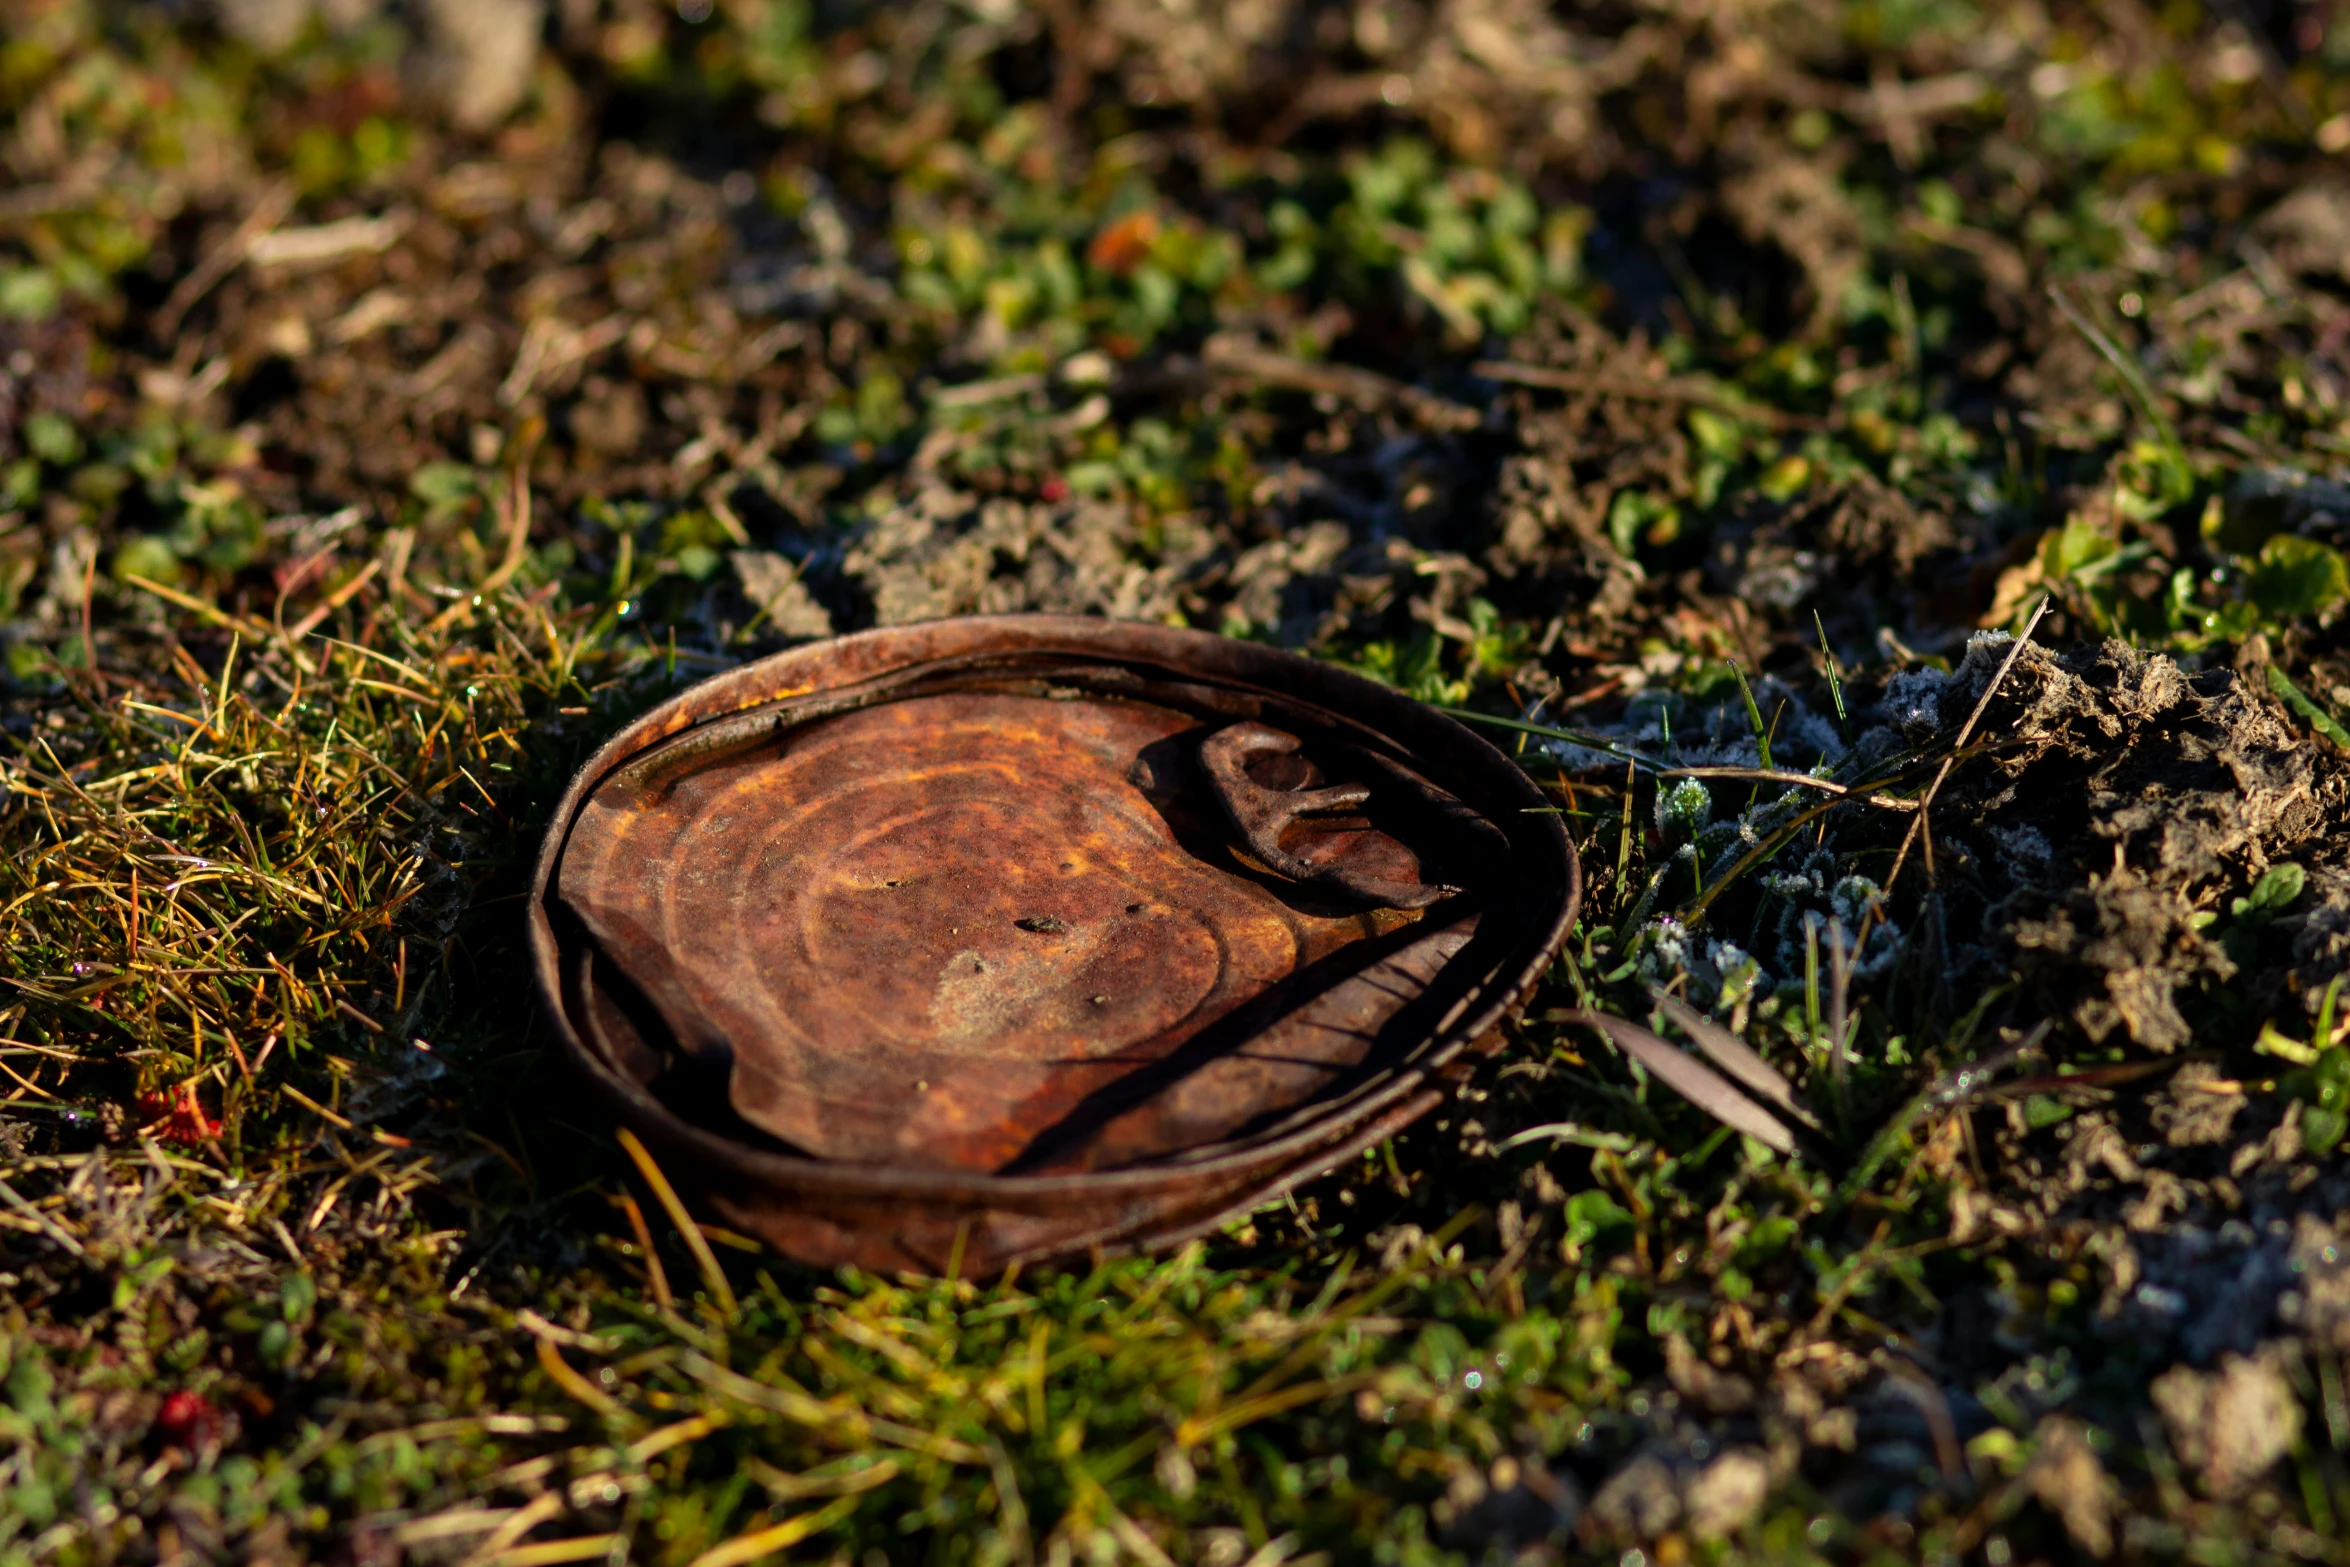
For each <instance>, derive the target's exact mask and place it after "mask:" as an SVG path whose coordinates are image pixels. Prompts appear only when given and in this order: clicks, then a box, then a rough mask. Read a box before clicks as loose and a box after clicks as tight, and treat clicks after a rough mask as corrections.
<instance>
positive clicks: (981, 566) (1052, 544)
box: [843, 486, 1209, 626]
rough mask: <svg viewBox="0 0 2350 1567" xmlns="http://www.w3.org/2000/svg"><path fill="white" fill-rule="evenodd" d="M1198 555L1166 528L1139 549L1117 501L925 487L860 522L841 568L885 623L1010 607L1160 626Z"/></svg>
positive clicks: (1135, 530)
mask: <svg viewBox="0 0 2350 1567" xmlns="http://www.w3.org/2000/svg"><path fill="white" fill-rule="evenodd" d="M1208 549H1209V544H1208V541H1207V540H1206V538H1205V537H1204V536H1202V537H1200V538H1197V539H1193V538H1189V537H1187V536H1185V535H1184V534H1183V533H1182V532H1181V531H1180V530H1178V529H1177V528H1175V527H1174V526H1173V525H1171V524H1170V525H1169V526H1168V527H1167V529H1166V537H1165V538H1164V539H1163V540H1161V541H1160V542H1159V548H1158V550H1156V551H1155V552H1154V551H1149V550H1147V549H1146V548H1145V544H1144V540H1143V537H1142V532H1141V527H1140V525H1139V524H1138V522H1137V521H1136V519H1135V517H1134V516H1133V515H1132V513H1131V512H1130V511H1129V509H1128V508H1125V507H1121V506H1113V505H1106V504H1099V503H1093V502H1076V503H1073V504H1067V505H1063V506H1057V507H1056V506H1048V505H1029V504H1025V503H1022V502H1019V501H1013V500H981V499H979V498H978V497H976V496H972V495H967V494H964V493H962V492H960V491H956V490H950V489H946V488H944V487H939V486H929V487H925V488H923V489H921V490H919V491H917V492H916V493H915V495H914V496H913V497H912V498H911V499H910V500H907V501H904V502H901V503H900V504H898V505H896V506H893V507H891V508H889V509H888V510H886V511H884V512H882V513H881V514H880V515H879V516H877V517H875V518H874V519H873V520H872V521H871V522H869V523H867V524H865V526H864V527H863V528H862V529H861V530H860V531H859V533H858V535H857V537H856V539H855V541H854V542H852V543H851V544H850V545H849V548H848V552H847V555H846V557H845V559H844V562H843V569H844V570H845V572H846V573H847V575H848V576H849V577H850V578H852V579H853V580H855V581H856V582H857V583H858V584H859V585H860V586H862V587H863V588H864V589H865V591H866V592H867V593H868V594H869V595H871V597H872V601H873V619H874V622H875V623H876V624H878V625H884V626H896V625H903V624H905V623H906V622H908V621H914V620H931V619H935V618H937V617H938V616H941V615H972V614H981V615H987V614H1008V613H1012V612H1014V611H1019V610H1044V611H1057V612H1059V613H1063V614H1094V615H1108V616H1110V617H1111V618H1113V619H1118V620H1157V621H1165V620H1168V619H1169V618H1171V617H1174V616H1177V615H1178V614H1179V613H1180V601H1179V598H1178V589H1179V587H1180V584H1181V582H1182V579H1183V572H1184V569H1185V568H1186V567H1187V566H1189V565H1192V564H1195V563H1196V562H1197V561H1199V560H1201V559H1203V558H1204V557H1205V556H1206V554H1207V552H1208ZM1154 553H1155V555H1156V557H1157V558H1156V559H1155V560H1153V559H1152V558H1150V557H1151V556H1152V555H1153V554H1154Z"/></svg>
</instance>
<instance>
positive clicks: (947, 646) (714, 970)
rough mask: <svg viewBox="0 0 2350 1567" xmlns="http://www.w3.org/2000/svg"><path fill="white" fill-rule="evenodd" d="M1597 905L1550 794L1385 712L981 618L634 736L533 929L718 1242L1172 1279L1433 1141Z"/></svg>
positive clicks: (1327, 672) (784, 671)
mask: <svg viewBox="0 0 2350 1567" xmlns="http://www.w3.org/2000/svg"><path fill="white" fill-rule="evenodd" d="M1580 886H1581V878H1580V871H1579V868H1578V866H1577V864H1576V860H1575V853H1574V850H1573V848H1572V847H1571V846H1570V845H1569V843H1568V842H1567V838H1566V835H1565V833H1564V832H1563V831H1562V829H1561V826H1560V822H1559V818H1558V816H1557V814H1556V813H1555V812H1554V811H1552V810H1551V809H1550V808H1549V807H1548V804H1547V802H1546V801H1545V800H1544V799H1543V797H1542V795H1541V793H1540V791H1538V790H1537V789H1536V788H1535V787H1534V786H1533V785H1532V783H1530V782H1529V781H1528V779H1527V778H1526V776H1525V775H1524V774H1523V773H1522V772H1521V771H1519V769H1518V768H1517V767H1516V766H1515V765H1514V764H1512V763H1511V762H1510V760H1509V759H1508V758H1507V757H1505V756H1503V755H1502V754H1501V753H1500V752H1499V751H1497V750H1495V749H1494V748H1493V747H1492V746H1490V745H1488V744H1487V743H1486V742H1485V741H1483V740H1481V739H1479V738H1478V737H1477V736H1475V735H1473V734H1471V733H1470V732H1469V731H1467V730H1466V729H1464V728H1462V727H1461V726H1460V725H1458V724H1456V723H1454V722H1452V721H1451V720H1450V719H1448V718H1445V717H1444V716H1443V715H1441V714H1439V713H1436V712H1433V711H1431V710H1430V709H1428V708H1426V707H1424V706H1422V705H1420V704H1419V703H1416V702H1413V701H1411V700H1409V699H1408V698H1406V697H1404V696H1401V695H1399V694H1398V693H1396V692H1394V691H1392V690H1390V689H1388V688H1387V687H1384V686H1381V685H1379V684H1377V683H1375V682H1373V681H1369V680H1365V679H1363V678H1361V677H1359V676H1355V675H1350V674H1347V673H1346V672H1344V671H1342V670H1338V669H1333V668H1331V667H1329V666H1327V665H1323V664H1317V663H1314V662H1312V661H1311V660H1308V659H1305V658H1301V657H1298V656H1297V655H1295V654H1291V653H1285V652H1281V651H1278V650H1275V649H1272V648H1267V647H1263V646H1259V645H1257V644H1254V643H1247V642H1239V641H1234V640H1231V639H1229V638H1224V637H1216V636H1210V635H1207V634H1205V633H1201V632H1193V631H1180V630H1171V629H1168V628H1166V627H1160V626H1146V625H1135V624H1125V623H1118V622H1106V621H1098V620H1079V619H1068V618H1062V617H1055V616H997V617H980V618H972V619H964V620H946V621H933V622H929V623H926V624H921V625H913V626H903V627H897V628H892V629H889V630H882V631H871V632H865V633H862V634H859V635H856V636H850V637H842V638H839V639H837V640H834V641H830V642H822V643H815V644H812V645H809V646H806V647H800V648H795V649H792V650H791V651H789V652H785V653H780V654H777V655H776V656H774V657H772V658H767V659H763V660H761V661H759V662H757V663H754V664H749V665H745V666H744V667H742V668H740V669H736V670H733V671H730V672H728V673H726V674H723V675H720V676H717V677H715V678H713V679H711V680H708V681H705V682H703V683H702V684H700V685H698V686H695V687H693V688H692V689H690V690H687V691H685V692H683V693H681V694H680V695H678V696H676V697H674V698H672V699H670V700H669V701H667V702H664V703H663V704H661V705H660V706H659V707H656V708H654V709H653V710H652V711H651V712H648V713H646V714H645V715H644V716H643V717H641V718H639V719H638V720H637V721H636V722H635V723H633V724H630V725H629V726H628V727H627V728H626V729H624V730H622V731H621V732H620V733H619V734H618V735H616V736H614V737H613V739H612V740H611V742H610V743H609V744H607V745H606V746H605V747H604V748H603V749H602V750H601V751H599V752H598V753H597V754H596V755H595V757H594V758H592V759H591V760H590V761H589V762H588V764H587V766H586V767H585V768H583V769H582V770H581V772H580V774H579V776H578V777H577V778H576V779H575V780H573V782H572V785H571V788H570V790H569V791H568V792H567V793H566V794H565V795H564V797H563V800H562V802H561V804H560V805H559V806H558V807H557V810H556V815H555V820H554V823H553V825H552V827H551V828H550V830H549V832H548V835H547V840H546V844H545V846H544V848H543V850H542V851H541V854H540V857H539V865H538V875H537V880H536V883H535V887H534V896H533V900H532V904H531V910H530V919H531V940H532V951H533V957H534V961H535V964H536V967H537V971H538V979H539V984H540V987H541V989H542V991H543V993H544V995H545V998H546V1001H547V1004H548V1006H549V1008H550V1010H551V1011H552V1013H553V1015H554V1019H555V1024H556V1028H557V1030H558V1032H559V1033H560V1034H561V1036H562V1039H563V1042H564V1045H565V1046H566V1048H567V1049H568V1050H569V1051H570V1053H571V1054H572V1055H573V1057H575V1058H576V1060H577V1061H578V1063H579V1064H580V1065H581V1067H583V1068H584V1070H585V1071H586V1073H587V1075H588V1077H589V1079H590V1080H591V1081H592V1082H593V1083H594V1084H595V1086H596V1087H597V1088H598V1089H599V1090H600V1091H601V1092H602V1094H603V1095H604V1097H605V1098H606V1099H607V1100H609V1101H610V1103H611V1104H612V1106H613V1108H614V1109H615V1111H616V1112H617V1113H618V1115H619V1116H620V1118H621V1119H622V1120H623V1121H625V1122H626V1123H628V1124H629V1125H631V1126H632V1127H634V1128H635V1129H636V1130H637V1131H638V1133H639V1134H640V1135H641V1136H643V1137H644V1139H645V1140H646V1141H647V1142H648V1143H649V1144H651V1145H652V1147H653V1148H654V1150H655V1151H656V1153H657V1154H658V1155H659V1156H660V1157H661V1159H662V1160H663V1162H664V1165H665V1167H666V1168H668V1170H669V1171H670V1173H671V1174H672V1176H673V1177H676V1178H680V1179H682V1180H684V1181H686V1182H689V1183H690V1184H692V1185H694V1186H696V1187H698V1188H699V1189H700V1190H701V1191H702V1192H703V1194H704V1195H705V1197H706V1198H707V1200H708V1201H709V1203H710V1204H711V1206H712V1207H713V1208H715V1209H716V1210H717V1211H718V1212H719V1213H720V1214H721V1215H722V1216H724V1217H725V1219H726V1220H727V1221H728V1222H729V1223H731V1224H733V1225H735V1226H736V1227H738V1228H740V1229H743V1230H745V1231H748V1232H749V1233H751V1234H754V1235H757V1236H759V1237H761V1238H763V1239H765V1240H766V1241H767V1242H769V1243H770V1244H772V1245H774V1246H775V1247H777V1248H778V1249H779V1250H782V1251H784V1252H786V1253H789V1254H791V1255H793V1256H797V1257H799V1258H801V1259H803V1260H806V1261H809V1262H814V1263H819V1264H839V1263H855V1264H858V1265H860V1266H864V1267H870V1268H881V1269H901V1268H914V1269H920V1270H924V1271H932V1272H935V1271H939V1270H941V1269H943V1268H945V1267H947V1266H948V1265H949V1263H950V1261H952V1260H954V1259H957V1258H959V1259H960V1264H961V1266H962V1267H963V1268H964V1269H965V1270H966V1271H967V1272H983V1271H994V1270H997V1269H1000V1268H1002V1267H1004V1266H1007V1265H1009V1264H1011V1263H1014V1262H1027V1261H1035V1260H1040V1259H1044V1258H1049V1257H1055V1256H1061V1255H1066V1254H1070V1253H1076V1252H1084V1251H1088V1250H1095V1249H1099V1250H1104V1251H1117V1250H1133V1249H1140V1248H1147V1247H1153V1246H1158V1245H1163V1244H1167V1243H1171V1242H1173V1241H1176V1240H1180V1239H1182V1238H1184V1237H1186V1236H1189V1235H1192V1234H1196V1233H1198V1232H1200V1231H1201V1230H1203V1229H1206V1228H1208V1227H1210V1226H1212V1225H1213V1224H1215V1223H1216V1222H1217V1221H1218V1220H1219V1219H1221V1218H1223V1217H1224V1216H1226V1215H1227V1214H1229V1213H1232V1212H1233V1211H1235V1210H1236V1209H1240V1208H1244V1207H1247V1206H1251V1205H1253V1204H1255V1203H1258V1202H1261V1201H1262V1200H1264V1199H1265V1198H1266V1197H1268V1196H1271V1195H1274V1194H1276V1193H1278V1192H1280V1191H1281V1190H1283V1189H1285V1188H1286V1187H1287V1186H1289V1185H1291V1184H1292V1183H1294V1182H1296V1181H1298V1180H1301V1179H1304V1178H1307V1177H1309V1176H1312V1175H1315V1174H1318V1173H1320V1172H1321V1171H1323V1170H1326V1169H1329V1168H1331V1167H1332V1166H1333V1165H1334V1164H1336V1163H1337V1162H1338V1161H1339V1160H1341V1159H1344V1158H1346V1157H1349V1156H1351V1155H1353V1154H1355V1153H1357V1152H1359V1151H1360V1150H1361V1149H1363V1148H1365V1147H1367V1146H1369V1145H1370V1144H1372V1143H1374V1142H1376V1141H1377V1140H1378V1139H1380V1138H1382V1137H1385V1136H1387V1135H1389V1134H1390V1133H1392V1132H1394V1131H1395V1130H1397V1129H1398V1128H1400V1127H1402V1126H1403V1125H1405V1124H1406V1123H1408V1122H1410V1121H1411V1120H1413V1119H1414V1118H1416V1117H1418V1116H1419V1115H1421V1114H1423V1113H1425V1112H1426V1111H1427V1110H1428V1109H1429V1108H1430V1107H1431V1106H1433V1105H1434V1104H1436V1103H1437V1102H1438V1101H1439V1100H1440V1099H1441V1098H1442V1097H1443V1090H1442V1089H1441V1088H1440V1087H1439V1086H1438V1078H1439V1075H1440V1074H1446V1073H1447V1069H1448V1068H1449V1069H1450V1071H1451V1072H1457V1071H1458V1070H1460V1068H1459V1065H1458V1059H1459V1057H1460V1055H1461V1053H1462V1051H1463V1050H1464V1049H1465V1048H1468V1047H1471V1046H1479V1045H1484V1044H1487V1043H1488V1042H1489V1041H1491V1040H1493V1039H1496V1038H1497V1037H1498V1035H1497V1034H1496V1029H1497V1027H1498V1025H1499V1024H1500V1022H1501V1021H1502V1019H1503V1017H1504V1016H1505V1015H1506V1014H1507V1013H1508V1012H1509V1011H1510V1009H1511V1008H1513V1007H1515V1006H1516V1005H1518V1004H1520V1003H1521V1002H1522V1001H1523V999H1524V997H1525V994H1526V992H1527V991H1528V990H1529V989H1530V988H1531V987H1532V985H1533V983H1534V981H1535V980H1536V979H1537V978H1538V977H1539V976H1540V974H1541V973H1542V972H1543V970H1544V968H1545V967H1547V965H1548V964H1549V962H1550V960H1551V958H1552V956H1553V955H1554V954H1555V953H1556V951H1557V950H1558V947H1559V945H1560V944H1561V942H1563V941H1564V939H1565V937H1566V932H1567V929H1568V927H1569V926H1570V925H1571V924H1572V923H1573V921H1574V917H1575V906H1576V901H1577V898H1578V895H1579V892H1580Z"/></svg>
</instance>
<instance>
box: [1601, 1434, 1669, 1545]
mask: <svg viewBox="0 0 2350 1567" xmlns="http://www.w3.org/2000/svg"><path fill="white" fill-rule="evenodd" d="M1590 1518H1591V1522H1592V1525H1593V1526H1594V1527H1595V1528H1597V1529H1598V1530H1599V1531H1600V1533H1601V1534H1602V1535H1604V1536H1605V1537H1607V1538H1609V1539H1612V1540H1620V1541H1627V1542H1628V1541H1633V1540H1653V1539H1655V1538H1656V1537H1657V1536H1658V1535H1660V1534H1662V1533H1664V1532H1665V1531H1666V1530H1667V1529H1670V1528H1671V1527H1673V1525H1674V1524H1676V1523H1679V1522H1680V1521H1681V1486H1680V1483H1679V1481H1677V1480H1676V1479H1675V1478H1674V1476H1673V1471H1672V1467H1671V1466H1670V1465H1668V1464H1667V1463H1666V1462H1665V1461H1664V1460H1663V1459H1661V1458H1659V1457H1657V1456H1656V1455H1655V1454H1654V1453H1643V1454H1641V1455H1640V1456H1639V1457H1637V1458H1635V1459H1633V1460H1632V1461H1631V1462H1630V1463H1628V1464H1626V1465H1624V1466H1623V1467H1622V1468H1621V1469H1618V1470H1617V1471H1616V1472H1615V1473H1614V1474H1612V1475H1610V1476H1608V1478H1607V1482H1606V1483H1605V1484H1604V1485H1602V1486H1601V1487H1600V1488H1599V1490H1598V1492H1597V1494H1595V1495H1594V1496H1593V1497H1592V1498H1591V1513H1590Z"/></svg>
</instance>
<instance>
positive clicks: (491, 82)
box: [419, 0, 546, 131]
mask: <svg viewBox="0 0 2350 1567" xmlns="http://www.w3.org/2000/svg"><path fill="white" fill-rule="evenodd" d="M419 8H420V9H421V10H422V12H423V13H424V30H425V36H426V38H427V39H428V40H429V43H428V44H427V47H426V50H425V53H424V56H423V59H422V60H421V61H420V62H419V66H420V70H421V72H422V74H423V76H424V79H425V81H426V83H427V85H428V86H429V87H430V88H431V89H432V90H433V92H434V94H435V95H436V96H437V97H438V98H439V99H440V100H441V102H442V103H444V104H446V105H447V106H448V110H449V118H450V119H451V120H453V121H455V122H456V125H457V127H458V129H460V130H468V131H480V130H487V129H488V128H489V127H491V126H493V125H495V124H497V123H498V122H499V121H500V120H502V119H504V118H505V117H506V116H507V115H508V114H510V113H512V112H513V111H514V109H515V107H516V106H517V105H518V104H520V103H521V102H522V97H523V94H525V93H527V92H528V91H529V90H530V77H531V71H532V68H533V67H535V66H536V65H537V64H538V55H539V34H540V31H541V29H542V28H543V27H544V26H545V18H546V8H545V6H544V5H542V4H541V3H540V0H422V4H421V6H420V7H419Z"/></svg>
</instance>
